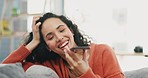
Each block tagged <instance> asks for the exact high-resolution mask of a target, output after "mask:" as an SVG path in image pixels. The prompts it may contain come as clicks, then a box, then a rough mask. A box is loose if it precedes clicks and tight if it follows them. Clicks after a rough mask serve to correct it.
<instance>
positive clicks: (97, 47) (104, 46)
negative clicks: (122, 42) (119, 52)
mask: <svg viewBox="0 0 148 78" xmlns="http://www.w3.org/2000/svg"><path fill="white" fill-rule="evenodd" d="M90 47H91V48H92V49H94V50H107V49H111V50H112V48H111V46H109V45H107V44H96V43H91V44H90Z"/></svg>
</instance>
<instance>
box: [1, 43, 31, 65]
mask: <svg viewBox="0 0 148 78" xmlns="http://www.w3.org/2000/svg"><path fill="white" fill-rule="evenodd" d="M29 54H30V52H29V50H28V49H27V48H26V47H25V46H24V45H22V46H20V47H19V48H18V49H17V50H15V51H14V52H11V53H10V54H9V55H8V56H7V57H6V58H5V59H4V60H3V61H2V63H16V62H23V60H24V59H25V58H26V57H27V56H28V55H29Z"/></svg>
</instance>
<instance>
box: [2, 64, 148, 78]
mask: <svg viewBox="0 0 148 78" xmlns="http://www.w3.org/2000/svg"><path fill="white" fill-rule="evenodd" d="M124 74H125V78H148V68H141V69H137V70H131V71H125V72H124ZM0 78H59V77H58V75H57V74H56V73H55V72H54V71H53V70H52V69H50V68H47V67H45V66H41V65H33V66H31V67H30V68H28V69H27V70H26V72H24V69H23V68H22V65H21V63H12V64H0Z"/></svg>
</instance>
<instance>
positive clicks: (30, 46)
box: [25, 40, 39, 52]
mask: <svg viewBox="0 0 148 78" xmlns="http://www.w3.org/2000/svg"><path fill="white" fill-rule="evenodd" d="M38 44H39V41H34V40H32V41H31V42H30V43H29V44H27V45H26V46H25V47H26V48H27V49H28V50H29V51H30V52H32V50H33V49H35V48H36V47H37V46H38Z"/></svg>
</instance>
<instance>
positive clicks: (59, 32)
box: [42, 18, 76, 55]
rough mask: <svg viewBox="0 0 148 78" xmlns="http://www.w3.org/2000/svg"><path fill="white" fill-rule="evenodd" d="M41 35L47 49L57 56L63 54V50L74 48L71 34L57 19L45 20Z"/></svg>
mask: <svg viewBox="0 0 148 78" xmlns="http://www.w3.org/2000/svg"><path fill="white" fill-rule="evenodd" d="M42 34H43V37H44V40H45V42H46V44H47V46H48V48H49V49H50V50H52V51H54V52H56V53H57V54H59V55H62V54H64V51H63V50H64V48H65V47H68V48H72V47H74V46H76V44H75V42H74V38H73V35H74V34H73V33H72V32H71V31H70V29H69V28H68V26H67V25H66V24H65V23H64V22H62V21H61V20H60V19H59V18H49V19H46V20H45V21H44V22H43V24H42Z"/></svg>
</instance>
